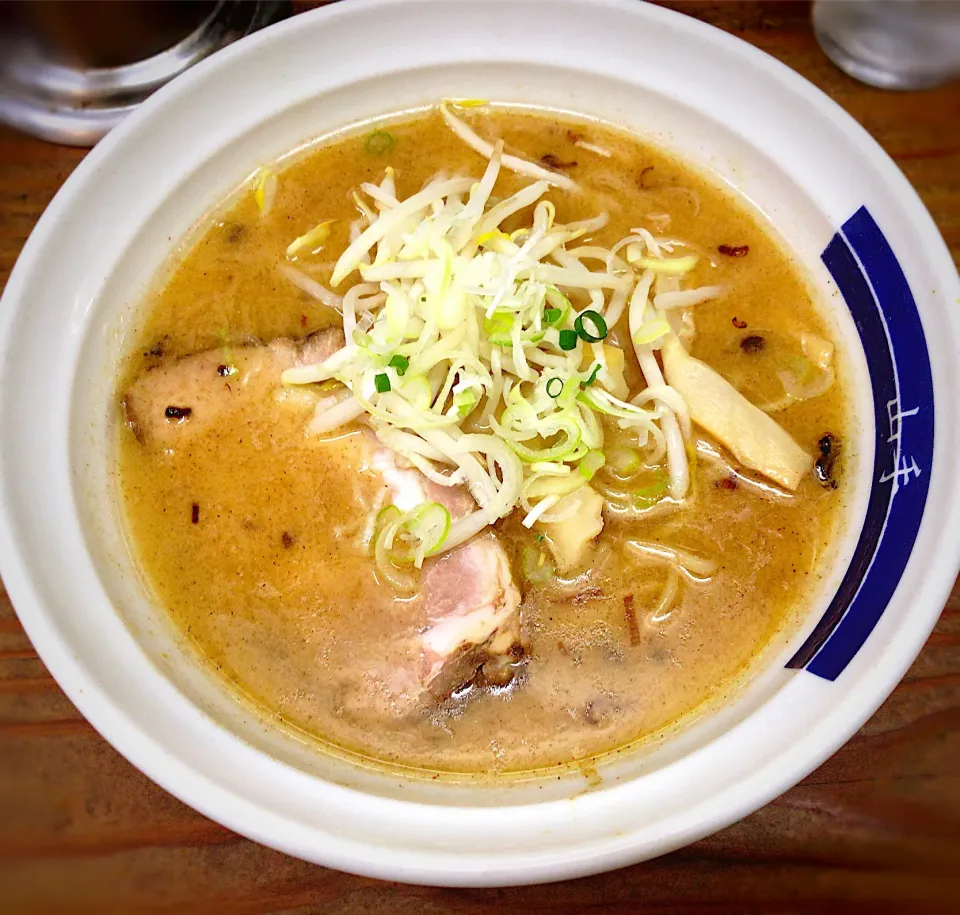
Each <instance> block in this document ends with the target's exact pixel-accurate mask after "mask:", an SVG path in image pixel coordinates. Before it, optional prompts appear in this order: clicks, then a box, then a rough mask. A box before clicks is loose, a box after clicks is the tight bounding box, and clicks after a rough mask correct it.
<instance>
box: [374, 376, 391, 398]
mask: <svg viewBox="0 0 960 915" xmlns="http://www.w3.org/2000/svg"><path fill="white" fill-rule="evenodd" d="M373 383H374V385H375V386H376V388H377V393H378V394H386V393H387V391H389V390H390V377H389V376H388V375H387V373H386V372H379V373H378V374H376V375H374V376H373Z"/></svg>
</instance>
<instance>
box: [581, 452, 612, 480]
mask: <svg viewBox="0 0 960 915" xmlns="http://www.w3.org/2000/svg"><path fill="white" fill-rule="evenodd" d="M606 462H607V458H606V455H604V453H603V452H602V451H596V450H594V451H588V452H587V453H586V454H585V455H584V456H583V458H582V460H581V461H580V463H579V464H577V469H578V470H579V471H580V475H581V476H582V477H583V478H584V479H586V480H592V479H593V477H594V474H596V472H597V471H598V470H599V469H600V468H601V467H603V465H604V464H606Z"/></svg>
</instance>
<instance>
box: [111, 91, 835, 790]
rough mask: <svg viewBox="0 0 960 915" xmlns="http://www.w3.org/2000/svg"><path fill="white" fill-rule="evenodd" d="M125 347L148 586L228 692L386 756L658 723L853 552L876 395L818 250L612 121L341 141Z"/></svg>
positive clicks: (133, 499)
mask: <svg viewBox="0 0 960 915" xmlns="http://www.w3.org/2000/svg"><path fill="white" fill-rule="evenodd" d="M477 137H479V138H481V140H482V141H484V142H483V143H479V144H478V143H477V142H476V139H477ZM500 140H502V147H501V146H500V145H499V144H498V141H500ZM474 147H477V148H474ZM411 198H415V199H413V200H412V202H411ZM351 290H352V291H351ZM131 334H132V344H131V348H130V355H129V357H128V358H127V359H126V361H125V363H124V365H123V367H122V371H121V374H120V377H119V379H118V387H117V392H118V393H117V403H118V422H117V426H118V432H117V434H118V441H119V447H118V466H117V478H118V485H119V493H120V498H121V502H122V507H123V511H124V515H125V521H126V525H127V529H128V535H129V542H130V544H131V548H132V550H133V552H134V555H135V558H136V561H137V564H138V567H139V568H140V569H141V570H142V574H143V577H144V580H145V582H146V583H147V585H148V587H149V588H150V590H151V591H152V594H153V595H154V596H155V599H156V601H157V603H158V605H159V606H161V607H162V608H164V609H165V611H167V612H168V613H169V615H170V617H171V619H172V621H173V623H174V624H175V626H176V628H177V629H178V630H179V632H180V633H182V634H183V636H184V637H185V638H186V640H187V641H188V642H189V643H190V644H191V645H192V646H193V647H195V648H196V649H197V651H198V652H199V653H200V655H201V656H202V658H203V659H204V662H205V663H208V664H209V665H210V666H211V667H212V668H215V670H216V672H217V675H218V676H219V677H221V678H223V680H224V681H225V682H227V683H228V684H229V685H230V687H231V688H232V689H234V690H236V691H237V692H239V693H240V694H242V695H243V696H245V697H246V699H247V700H248V701H250V702H253V703H255V704H256V706H257V707H258V708H259V709H260V710H261V711H262V712H263V713H264V714H265V715H267V716H268V717H272V718H275V719H279V720H282V722H284V723H285V724H286V725H289V726H292V727H294V728H296V729H299V731H300V732H302V733H303V734H306V735H309V736H310V737H312V738H314V739H316V740H317V741H318V742H319V743H323V744H327V745H334V746H336V747H338V748H341V749H343V750H346V751H350V752H352V753H356V754H360V755H361V756H363V757H365V758H367V759H369V760H374V761H383V762H388V763H397V764H401V765H406V766H412V767H420V768H425V769H430V770H439V771H449V772H461V773H485V772H515V771H521V770H529V769H534V768H540V767H545V766H553V765H558V764H564V763H569V762H572V761H575V760H583V759H586V758H591V757H596V756H598V755H599V754H603V753H606V752H609V751H613V750H616V749H618V748H622V747H624V746H626V745H628V744H631V743H633V742H636V741H640V740H643V739H645V738H650V737H651V736H652V735H656V734H658V733H660V732H662V731H663V730H664V729H666V728H669V727H670V726H672V725H675V724H676V723H678V722H681V723H682V722H683V721H684V720H692V719H693V718H695V717H696V716H697V715H698V714H701V713H702V712H704V711H705V710H708V709H709V708H710V707H712V706H713V705H715V704H716V702H718V701H720V700H721V699H722V698H724V697H727V696H729V695H731V694H732V692H733V691H734V690H735V688H736V687H737V685H738V684H739V683H741V682H743V680H744V678H745V677H746V676H748V675H749V674H750V672H751V671H752V670H754V669H755V667H756V665H757V660H758V658H759V657H760V656H761V654H762V653H763V651H764V649H765V648H766V647H767V646H769V645H770V643H771V641H772V640H774V639H775V637H777V636H778V634H782V633H784V632H790V631H793V630H794V629H796V627H798V626H799V624H800V623H801V622H802V620H803V618H804V615H805V614H806V612H807V611H808V610H809V609H810V604H811V601H812V598H813V595H814V593H815V592H816V590H817V588H818V587H819V584H820V581H821V578H822V576H824V575H826V574H827V572H828V571H829V568H830V564H831V561H832V558H833V547H834V542H835V540H836V539H837V535H838V530H839V526H840V524H841V522H842V520H843V506H844V499H845V495H846V493H847V491H848V489H849V486H848V482H847V480H846V479H845V477H844V471H845V469H846V467H845V463H844V445H845V443H846V438H847V433H848V423H849V419H848V414H847V412H846V403H847V397H848V390H847V384H848V379H847V378H846V377H845V375H844V373H843V372H842V363H841V364H840V366H838V365H837V364H836V363H837V359H836V356H835V354H834V352H833V347H834V344H835V343H836V341H834V340H832V338H831V331H830V329H829V327H828V325H827V323H826V322H825V321H824V320H823V318H822V317H821V315H820V314H819V313H818V310H817V307H816V305H815V302H814V299H813V298H812V295H811V291H810V289H809V288H808V285H807V282H806V279H805V276H804V273H803V270H802V269H801V267H800V265H799V264H797V263H796V262H795V261H794V260H793V259H792V257H791V255H790V253H789V252H788V251H786V250H784V248H783V247H782V245H781V242H780V241H779V240H778V238H777V236H776V235H775V233H774V232H773V230H772V229H771V227H770V226H768V225H765V224H764V223H763V222H762V220H761V218H760V217H759V216H758V215H757V214H756V213H755V212H753V211H752V210H750V209H749V208H748V207H747V206H746V205H745V204H744V203H742V202H741V201H740V200H738V199H737V198H736V197H734V196H733V195H732V194H731V192H730V191H729V190H728V189H721V187H720V186H719V184H718V183H714V181H713V179H711V178H710V177H709V176H708V175H705V174H702V173H700V172H699V171H697V170H695V169H693V168H692V167H690V166H688V165H686V164H684V163H683V162H681V161H680V160H678V159H676V158H674V157H673V156H672V155H669V154H668V153H666V152H664V151H663V150H662V149H660V148H659V147H655V146H653V145H650V144H648V143H645V142H644V141H643V140H642V139H639V138H637V137H635V136H632V135H628V134H626V133H622V132H619V131H617V130H615V129H613V128H611V127H607V126H603V125H600V124H596V123H592V122H591V123H586V122H585V123H578V122H573V121H570V122H567V121H565V120H564V119H563V118H562V117H559V116H558V117H552V116H547V115H543V114H536V115H534V114H529V113H525V112H520V111H516V110H510V109H506V108H501V107H498V106H485V105H479V106H469V107H467V106H461V107H456V106H453V107H450V108H448V109H447V110H446V111H441V110H439V109H434V110H431V111H430V112H429V113H426V114H423V115H420V116H417V117H415V118H412V119H410V120H407V121H403V122H399V123H398V122H393V121H385V122H384V123H383V124H382V125H379V126H376V127H374V128H372V129H370V128H368V129H367V131H366V132H365V133H362V134H354V135H338V136H335V137H333V138H332V139H328V140H325V141H323V142H320V143H318V144H315V145H313V146H311V147H310V148H308V149H307V150H306V151H305V152H301V153H298V154H297V155H296V156H295V157H291V158H290V159H289V160H284V161H281V162H280V163H278V164H275V165H273V166H269V167H265V168H263V169H261V171H260V172H259V173H258V174H257V175H256V176H254V178H252V179H251V180H249V181H248V182H247V183H246V184H245V185H244V186H243V187H241V188H239V189H238V190H237V192H236V193H235V194H234V195H233V196H231V198H230V199H229V201H227V202H225V203H224V205H223V207H222V208H221V209H220V210H218V212H217V214H216V216H215V217H214V218H212V219H211V220H210V221H209V222H208V223H205V224H204V225H203V226H201V227H200V228H199V229H198V230H197V231H195V232H194V233H192V234H191V235H190V236H189V238H188V239H187V241H186V242H185V243H184V244H183V245H182V246H181V250H179V251H178V253H177V255H176V260H175V263H174V264H173V266H172V268H170V269H169V270H167V271H166V272H165V273H164V274H163V276H162V277H161V278H159V279H158V281H157V283H156V285H155V288H154V289H153V290H152V291H151V293H150V294H149V296H148V297H147V300H146V301H145V302H144V303H143V307H142V309H141V310H140V311H139V313H138V321H137V325H136V327H135V329H134V330H133V331H132V332H131Z"/></svg>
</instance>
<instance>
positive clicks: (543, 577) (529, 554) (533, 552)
mask: <svg viewBox="0 0 960 915" xmlns="http://www.w3.org/2000/svg"><path fill="white" fill-rule="evenodd" d="M543 540H544V536H543V534H537V542H542V541H543ZM520 573H521V574H522V575H523V577H524V579H525V580H526V581H528V582H530V584H532V585H545V584H547V582H549V581H552V580H553V578H554V576H555V575H556V574H557V570H556V568H555V567H554V565H553V563H552V562H551V561H550V557H549V556H547V554H546V552H544V551H543V550H541V549H537V548H536V547H534V546H525V547H524V548H523V551H522V552H521V554H520Z"/></svg>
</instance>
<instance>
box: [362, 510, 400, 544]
mask: <svg viewBox="0 0 960 915" xmlns="http://www.w3.org/2000/svg"><path fill="white" fill-rule="evenodd" d="M402 516H403V512H402V511H400V509H399V508H397V506H396V505H385V506H384V507H383V508H381V509H380V511H378V512H377V516H376V518H374V520H373V535H372V537H371V538H370V543H371V544H373V543H375V542H376V541H377V539H378V538H379V537H380V535H381V534H382V533H383V532H384V531H385V530H386V529H387V527H388V525H390V524H393V522H394V521H399V520H400V518H401V517H402Z"/></svg>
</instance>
